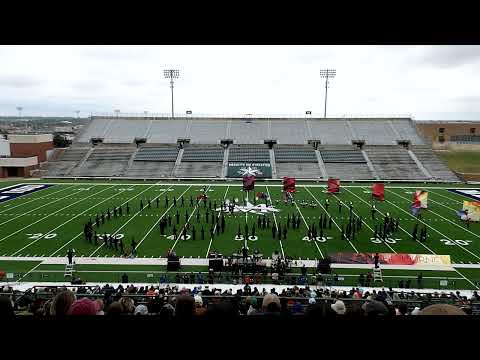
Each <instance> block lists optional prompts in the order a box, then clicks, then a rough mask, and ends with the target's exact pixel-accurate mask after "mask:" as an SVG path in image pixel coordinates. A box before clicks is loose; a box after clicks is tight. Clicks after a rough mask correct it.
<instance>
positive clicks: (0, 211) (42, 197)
mask: <svg viewBox="0 0 480 360" xmlns="http://www.w3.org/2000/svg"><path fill="white" fill-rule="evenodd" d="M71 187H72V186H65V187H64V188H63V189H60V190H58V191H55V192H53V193H51V194H48V195H44V196H41V197H39V198H34V199H32V200H29V201H26V202H22V203H21V204H18V205H15V206H9V207H8V208H6V209H3V210H0V214H2V213H4V212H5V211H8V210H11V209H15V208H17V207H19V206H22V205H26V204H29V203H31V202H32V201H36V200H41V199H45V198H47V197H49V196H51V195H53V194H58V193H59V192H62V191H65V190H68V189H70V188H71ZM2 190H3V189H2ZM42 190H43V189H42ZM46 190H48V188H47V189H46ZM40 191H41V190H40ZM32 194H35V193H32ZM12 200H14V199H12Z"/></svg>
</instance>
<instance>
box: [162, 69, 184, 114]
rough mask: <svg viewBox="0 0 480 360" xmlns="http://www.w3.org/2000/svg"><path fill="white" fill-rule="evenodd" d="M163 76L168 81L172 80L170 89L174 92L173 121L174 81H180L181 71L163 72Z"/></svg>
mask: <svg viewBox="0 0 480 360" xmlns="http://www.w3.org/2000/svg"><path fill="white" fill-rule="evenodd" d="M163 76H165V78H166V79H170V89H171V90H172V119H173V118H174V115H173V79H178V77H179V76H180V71H179V70H173V69H170V70H163Z"/></svg>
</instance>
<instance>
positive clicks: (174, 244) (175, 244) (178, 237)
mask: <svg viewBox="0 0 480 360" xmlns="http://www.w3.org/2000/svg"><path fill="white" fill-rule="evenodd" d="M191 187H192V186H190V187H189V188H188V189H190V188H191ZM188 189H187V190H188ZM187 190H185V192H184V194H185V193H186V192H187ZM208 190H210V186H209V187H208V188H207V191H206V192H207V193H208ZM182 195H183V194H182ZM202 201H205V202H207V199H202ZM199 206H200V201H199V202H198V204H197V205H195V208H194V209H193V211H192V213H191V214H190V216H189V217H188V219H187V222H186V223H185V225H183V228H182V230H181V231H179V232H178V236H177V238H176V239H175V242H174V243H173V245H172V250H173V249H175V246H177V244H178V240H180V237H181V236H182V232H183V230H185V228H186V227H187V225H188V223H189V222H190V219H191V218H192V216H193V214H195V212H196V211H197V209H198V208H199ZM215 226H216V224H215Z"/></svg>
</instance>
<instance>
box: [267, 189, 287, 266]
mask: <svg viewBox="0 0 480 360" xmlns="http://www.w3.org/2000/svg"><path fill="white" fill-rule="evenodd" d="M265 187H266V188H267V193H268V197H269V198H270V205H271V206H273V198H272V197H271V196H270V190H268V185H265ZM273 220H274V221H275V227H276V228H277V231H280V230H279V229H278V224H277V217H276V216H275V212H273ZM280 249H281V250H282V257H283V258H284V259H285V252H284V251H283V244H282V240H281V239H280Z"/></svg>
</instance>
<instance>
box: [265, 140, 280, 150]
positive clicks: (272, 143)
mask: <svg viewBox="0 0 480 360" xmlns="http://www.w3.org/2000/svg"><path fill="white" fill-rule="evenodd" d="M264 144H266V145H268V148H269V149H273V145H276V144H277V140H265V141H264Z"/></svg>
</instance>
